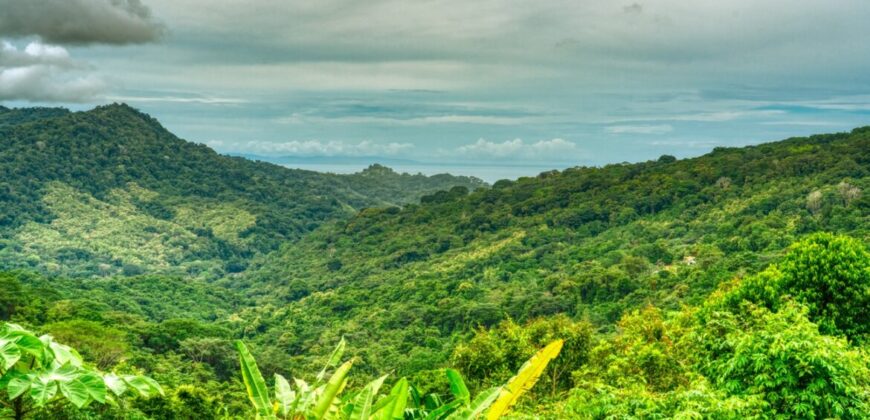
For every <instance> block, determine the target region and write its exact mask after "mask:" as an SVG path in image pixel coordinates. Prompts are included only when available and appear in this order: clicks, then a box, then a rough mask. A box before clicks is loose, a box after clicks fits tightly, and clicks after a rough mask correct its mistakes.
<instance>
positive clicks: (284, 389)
mask: <svg viewBox="0 0 870 420" xmlns="http://www.w3.org/2000/svg"><path fill="white" fill-rule="evenodd" d="M275 401H276V402H277V403H278V412H279V413H281V415H282V416H285V417H286V416H287V414H288V413H290V412H291V411H292V409H293V406H294V405H295V404H294V403H295V402H296V393H295V392H293V389H292V388H291V387H290V383H289V382H287V379H285V378H284V377H283V376H281V375H279V374H277V373H276V374H275Z"/></svg>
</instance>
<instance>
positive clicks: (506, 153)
mask: <svg viewBox="0 0 870 420" xmlns="http://www.w3.org/2000/svg"><path fill="white" fill-rule="evenodd" d="M579 152H580V149H579V148H578V147H577V145H576V144H575V143H573V142H570V141H567V140H564V139H559V138H556V139H552V140H539V141H537V142H535V143H526V142H524V141H523V140H522V139H514V140H507V141H504V142H501V143H496V142H492V141H488V140H485V139H478V140H477V142H475V143H472V144H467V145H464V146H460V147H458V148H457V149H456V151H455V155H456V157H459V158H463V159H467V158H472V159H475V158H476V159H484V160H498V159H505V158H519V159H530V160H570V159H571V158H574V157H577V155H578V154H579Z"/></svg>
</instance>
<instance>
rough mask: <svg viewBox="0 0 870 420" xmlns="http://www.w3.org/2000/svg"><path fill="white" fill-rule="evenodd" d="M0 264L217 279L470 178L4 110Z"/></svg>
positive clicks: (0, 124) (134, 121)
mask: <svg viewBox="0 0 870 420" xmlns="http://www.w3.org/2000/svg"><path fill="white" fill-rule="evenodd" d="M0 145H2V147H0V262H2V263H3V264H4V266H6V267H7V268H8V267H20V268H32V269H37V270H39V271H44V272H49V273H62V274H67V275H74V276H95V275H97V276H106V275H112V274H118V273H120V274H125V275H136V274H141V273H145V272H148V273H153V272H174V273H181V274H186V275H192V276H200V277H205V278H210V279H215V278H218V277H221V276H224V275H227V274H232V273H236V272H240V271H243V270H244V269H245V268H246V267H247V264H248V262H249V261H250V259H251V257H253V256H254V255H257V254H260V253H264V252H268V251H271V250H273V249H275V248H277V247H278V245H279V244H281V243H283V242H286V241H292V240H296V239H298V238H299V237H300V236H301V235H303V234H305V233H306V232H310V231H311V230H313V229H315V228H316V227H317V226H319V225H320V224H322V223H324V222H326V221H331V220H337V219H343V218H346V217H349V216H350V215H351V214H353V212H354V211H356V210H359V209H362V208H365V207H370V206H396V205H404V204H406V203H409V202H415V201H417V200H418V199H419V197H420V196H421V195H423V194H426V193H431V192H434V191H438V190H441V189H449V188H451V187H453V186H461V187H462V188H466V189H472V190H473V189H476V188H480V187H483V186H485V184H483V183H482V182H481V181H480V180H477V179H474V178H467V177H454V176H450V175H438V176H435V177H426V176H423V175H408V174H397V173H395V172H393V171H391V170H389V169H388V168H384V167H382V166H373V167H372V168H369V169H368V170H366V171H363V172H361V173H359V174H354V175H331V174H320V173H316V172H310V171H302V170H291V169H286V168H282V167H279V166H276V165H272V164H268V163H262V162H253V161H249V160H246V159H242V158H232V157H227V156H221V155H218V154H217V153H215V152H214V151H213V150H211V149H209V148H208V147H206V146H204V145H198V144H193V143H189V142H185V141H183V140H181V139H178V138H177V137H175V136H174V135H172V134H171V133H170V132H168V131H167V130H166V129H164V128H163V127H162V126H161V125H160V124H159V123H158V122H157V121H156V120H154V119H153V118H151V117H149V116H147V115H145V114H142V113H140V112H138V111H136V110H134V109H133V108H130V107H128V106H126V105H109V106H103V107H98V108H96V109H94V110H92V111H87V112H75V113H72V112H69V111H66V110H64V109H58V108H33V109H14V110H8V109H7V110H5V111H4V110H0Z"/></svg>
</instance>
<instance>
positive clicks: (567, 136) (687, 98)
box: [0, 0, 870, 167]
mask: <svg viewBox="0 0 870 420" xmlns="http://www.w3.org/2000/svg"><path fill="white" fill-rule="evenodd" d="M0 10H2V13H0V39H2V40H0V103H3V104H5V105H6V106H31V105H33V104H38V105H62V106H67V107H71V108H73V109H87V108H90V107H92V106H94V105H96V104H102V103H107V102H126V103H129V104H131V105H133V106H135V107H137V108H140V109H142V110H143V111H145V112H148V113H149V114H151V115H153V116H155V117H157V118H158V119H160V120H161V121H162V122H163V123H164V125H166V126H167V127H168V128H169V129H170V130H172V131H173V132H175V133H176V134H178V135H179V136H181V137H183V138H185V139H188V140H191V141H196V142H202V143H206V144H209V145H211V146H212V147H214V148H216V149H217V150H219V151H222V152H246V153H256V154H262V155H296V156H337V157H345V156H379V157H391V158H404V159H414V160H422V161H430V162H433V161H434V162H453V163H456V162H494V163H518V162H522V163H531V164H535V165H538V166H542V167H547V166H553V167H564V166H567V165H579V164H583V165H589V164H594V165H598V164H603V163H608V162H621V161H637V160H645V159H650V158H654V157H657V156H659V155H661V154H665V153H667V154H673V155H677V156H681V157H682V156H694V155H699V154H702V153H705V152H707V151H709V150H711V149H712V148H713V147H715V146H719V145H722V146H737V145H745V144H752V143H759V142H763V141H770V140H777V139H782V138H786V137H789V136H793V135H804V134H809V133H820V132H833V131H843V130H849V129H851V128H853V127H856V126H861V125H868V124H870V24H868V22H870V1H867V0H837V1H831V0H802V1H794V0H775V1H774V0H729V1H721V0H719V1H707V0H696V1H685V0H657V1H652V0H649V1H647V0H640V1H637V2H635V1H631V0H629V1H624V2H620V1H613V0H601V1H597V0H596V1H589V0H575V1H544V0H535V1H518V0H500V1H495V0H475V1H468V0H420V1H411V0H366V1H343V0H317V1H312V0H304V1H297V0H292V1H288V0H256V1H254V0H209V1H195V0H0Z"/></svg>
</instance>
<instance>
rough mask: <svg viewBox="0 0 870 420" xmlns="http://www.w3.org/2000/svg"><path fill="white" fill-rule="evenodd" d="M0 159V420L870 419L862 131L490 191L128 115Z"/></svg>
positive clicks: (9, 129) (19, 123)
mask: <svg viewBox="0 0 870 420" xmlns="http://www.w3.org/2000/svg"><path fill="white" fill-rule="evenodd" d="M0 142H2V144H3V146H4V147H3V149H2V150H0V173H2V174H3V177H2V178H0V204H2V206H0V207H2V208H0V290H2V293H0V321H2V322H3V323H2V324H0V325H2V329H0V357H2V358H0V361H2V362H3V363H2V364H0V373H2V375H0V418H3V417H4V416H6V417H11V418H16V416H17V418H45V417H46V416H49V417H56V418H75V419H78V418H142V419H145V418H153V419H176V418H182V419H184V418H197V419H201V418H205V419H208V418H254V417H256V416H260V417H261V418H282V419H283V418H326V417H329V418H354V419H356V418H375V419H386V418H408V419H416V418H475V416H479V417H480V418H484V417H489V416H490V413H493V412H494V411H493V408H494V407H504V408H505V409H504V410H501V411H499V412H498V414H499V415H503V416H504V417H506V418H594V419H599V418H600V419H605V418H608V419H611V418H620V419H623V418H714V419H715V418H719V419H731V418H842V419H852V418H856V419H857V418H864V417H865V416H866V413H867V412H870V357H868V351H870V347H868V342H870V330H868V325H870V319H868V316H870V315H868V313H870V311H868V309H870V254H868V240H870V197H868V194H867V193H866V192H867V191H868V188H870V185H868V184H870V181H868V173H870V128H859V129H855V130H853V131H852V132H849V133H838V134H828V135H818V136H812V137H807V138H792V139H787V140H784V141H780V142H774V143H766V144H762V145H758V146H750V147H743V148H717V149H715V150H713V151H712V152H711V153H709V154H707V155H704V156H701V157H698V158H693V159H683V160H679V159H675V158H673V157H671V156H662V157H661V158H659V159H657V160H653V161H648V162H640V163H621V164H613V165H607V166H604V167H597V168H590V167H578V168H572V169H568V170H564V171H552V172H546V173H542V174H540V175H539V176H537V177H528V178H521V179H518V180H514V181H509V180H504V181H499V182H497V183H495V184H493V185H491V186H487V185H485V184H483V183H481V182H480V181H479V180H474V179H471V178H462V177H421V176H414V175H402V174H396V173H395V172H393V171H391V170H389V169H388V168H385V167H382V166H373V167H372V168H370V169H369V170H367V171H364V172H363V173H361V174H356V175H349V176H339V175H328V174H317V173H313V172H306V171H294V170H289V169H286V168H281V167H278V166H275V165H270V164H265V163H257V162H251V161H247V160H244V159H240V158H230V157H224V156H221V155H218V154H216V153H215V152H213V151H211V150H210V149H208V148H207V147H205V146H202V145H194V144H191V143H187V142H184V141H182V140H180V139H177V138H176V137H174V136H172V135H171V134H170V133H168V132H167V131H166V130H165V129H163V128H162V127H161V126H160V125H159V124H158V123H157V122H156V121H155V120H153V119H151V118H150V117H148V116H146V115H144V114H141V113H139V112H138V111H135V110H133V109H132V108H129V107H126V106H123V105H113V106H108V107H100V108H97V109H95V110H93V111H87V112H81V113H70V112H68V111H66V110H62V109H2V110H0ZM25 336H26V337H28V338H26V339H23V338H20V337H25ZM16 337H19V338H16ZM37 341H38V342H39V343H37ZM53 343H54V344H53ZM59 343H63V344H62V345H61V344H59ZM337 343H338V349H336V344H337ZM553 343H559V346H558V347H559V350H558V351H556V352H555V353H553V352H552V351H551V352H550V356H552V357H546V358H545V359H546V360H547V363H536V362H535V361H538V362H540V361H541V360H542V358H541V353H540V352H541V351H543V350H542V349H547V348H550V349H552V347H549V346H550V345H551V344H553ZM40 346H41V347H40ZM37 347H39V348H41V349H42V350H37ZM46 349H47V350H46ZM55 349H62V350H55ZM73 349H75V350H73ZM58 354H60V356H58ZM19 355H20V356H19ZM70 355H72V356H70ZM64 358H66V359H64ZM64 360H65V361H64ZM70 361H72V362H70ZM10 362H11V363H10ZM67 362H69V363H67ZM73 362H74V363H73ZM530 366H535V367H536V370H539V371H536V372H535V374H534V375H524V373H526V374H528V373H529V372H531V371H530V370H529V367H530ZM10 372H13V373H10ZM15 372H17V373H15ZM109 372H112V373H109ZM519 377H526V378H527V379H531V378H534V380H530V381H528V382H525V384H526V385H528V386H526V387H520V388H518V389H520V390H522V391H523V392H514V393H513V395H514V396H516V397H518V398H512V399H510V403H504V401H508V399H506V398H505V399H503V398H502V397H503V394H504V392H506V390H507V389H514V390H515V391H516V389H515V388H511V384H512V383H514V384H515V383H517V382H515V381H516V378H519ZM22 378H26V381H25V379H22ZM40 378H42V379H40ZM46 378H53V379H50V380H48V379H46ZM109 378H112V379H109ZM114 378H119V379H117V380H116V379H114ZM125 378H128V379H125ZM132 378H147V379H132ZM512 378H513V379H512ZM43 379H45V380H43ZM333 379H335V381H332V380H333ZM13 380H14V381H13ZM118 380H119V381H120V382H117V381H118ZM112 381H116V382H112ZM125 381H126V382H125ZM110 382H111V383H124V384H126V385H125V386H126V388H125V392H121V393H115V392H114V391H115V389H113V388H112V386H111V385H109V384H110ZM130 382H132V383H135V384H147V385H148V386H149V387H150V388H142V389H141V390H140V388H138V387H137V385H132V384H130ZM25 383H27V384H29V385H27V387H25V385H24V384H25ZM73 384H74V385H73ZM101 384H102V385H101ZM158 384H159V385H158ZM335 384H338V386H335ZM142 386H145V385H142ZM10 387H11V389H10ZM48 388H51V389H52V390H54V391H47V389H48ZM526 388H528V389H526ZM22 389H24V391H22ZM64 389H66V391H64ZM158 390H159V391H158ZM78 391H81V392H78ZM140 391H141V392H140ZM333 391H335V392H333ZM52 392H53V393H52ZM49 395H50V396H49ZM325 395H326V396H327V397H328V398H327V397H324V396H325ZM101 399H102V401H101ZM499 401H502V402H503V404H502V405H500V404H499ZM16 407H22V408H21V409H19V408H16ZM508 408H509V409H508ZM16 410H19V411H16Z"/></svg>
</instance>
